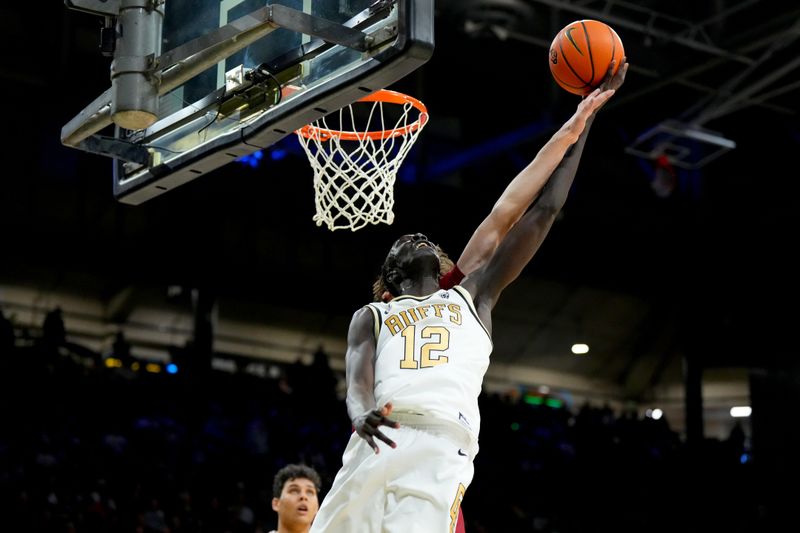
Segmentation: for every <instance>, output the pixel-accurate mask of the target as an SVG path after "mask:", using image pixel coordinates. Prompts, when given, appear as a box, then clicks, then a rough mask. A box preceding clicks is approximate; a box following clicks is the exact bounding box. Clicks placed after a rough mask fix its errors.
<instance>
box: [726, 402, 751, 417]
mask: <svg viewBox="0 0 800 533" xmlns="http://www.w3.org/2000/svg"><path fill="white" fill-rule="evenodd" d="M752 412H753V408H752V407H750V406H749V405H740V406H737V407H731V416H732V417H733V418H747V417H748V416H750V414H751V413H752Z"/></svg>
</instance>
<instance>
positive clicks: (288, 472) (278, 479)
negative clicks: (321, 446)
mask: <svg viewBox="0 0 800 533" xmlns="http://www.w3.org/2000/svg"><path fill="white" fill-rule="evenodd" d="M292 479H307V480H309V481H310V482H311V483H313V484H314V487H316V489H317V492H319V490H320V488H321V487H322V479H320V477H319V474H317V471H316V470H314V469H313V468H311V467H310V466H306V465H301V464H291V465H286V466H284V467H283V468H281V469H280V470H278V473H277V474H275V478H274V479H273V481H272V496H273V498H280V497H281V493H282V492H283V486H284V485H285V484H286V482H287V481H291V480H292Z"/></svg>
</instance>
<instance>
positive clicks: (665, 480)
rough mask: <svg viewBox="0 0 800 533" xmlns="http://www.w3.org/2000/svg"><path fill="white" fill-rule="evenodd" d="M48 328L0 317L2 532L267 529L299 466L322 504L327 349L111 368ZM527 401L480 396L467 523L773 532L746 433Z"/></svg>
mask: <svg viewBox="0 0 800 533" xmlns="http://www.w3.org/2000/svg"><path fill="white" fill-rule="evenodd" d="M49 321H50V322H49V324H47V325H44V327H43V328H42V333H41V336H40V337H37V339H36V342H33V343H25V344H24V345H23V344H21V343H17V342H15V340H16V339H15V336H14V329H13V328H10V329H9V328H8V327H5V326H4V325H3V323H2V322H8V321H7V320H4V321H2V322H0V342H2V344H1V345H0V365H1V367H0V379H2V381H3V382H2V384H1V386H0V390H2V396H3V397H2V400H3V401H2V406H3V410H4V412H5V416H4V417H3V424H2V432H0V499H1V501H2V502H3V505H4V507H5V509H4V513H3V515H2V516H3V521H4V522H5V525H0V530H2V531H9V532H20V533H22V532H28V531H30V532H79V533H83V532H91V533H94V532H126V533H128V532H130V533H156V532H157V533H180V532H198V533H201V532H209V533H223V532H230V533H267V532H268V531H270V530H271V529H272V528H274V527H275V523H276V517H275V513H274V512H273V510H272V508H271V506H270V502H271V498H272V492H271V484H272V476H273V475H274V473H275V472H276V471H277V470H278V469H280V468H281V467H282V466H284V465H286V464H288V463H297V462H299V463H305V464H308V465H311V466H313V467H314V468H315V469H316V470H317V471H318V472H319V473H320V475H321V476H322V481H323V487H322V488H323V490H322V493H321V496H322V498H323V499H324V496H325V490H326V488H328V487H330V484H331V482H332V481H333V476H334V475H335V474H336V472H337V470H338V468H339V467H340V466H341V455H342V452H343V450H344V446H345V444H346V442H347V439H348V438H349V435H350V432H351V425H350V422H349V420H348V417H347V413H346V408H345V404H344V401H343V398H342V387H341V385H342V383H341V380H342V377H343V376H341V375H338V374H337V373H336V372H334V371H332V370H331V368H330V366H329V365H328V360H327V356H326V355H325V353H324V352H323V351H321V350H320V351H318V352H317V353H316V354H314V356H313V363H311V364H304V363H302V362H300V360H298V362H297V363H295V364H293V365H276V367H277V368H278V369H279V371H278V372H274V373H270V375H269V376H265V377H258V376H254V375H248V374H246V373H243V372H240V373H231V372H218V371H212V370H210V366H209V367H208V368H209V369H208V371H205V372H199V371H194V372H181V371H179V372H177V373H175V374H169V373H166V372H160V373H152V372H145V371H143V370H139V371H132V370H131V368H130V367H131V364H133V363H135V362H136V361H135V358H133V357H132V356H131V355H130V352H129V351H127V348H126V346H125V343H124V339H122V338H118V339H117V344H115V351H116V352H117V354H118V355H120V356H121V357H122V358H123V360H124V364H123V366H122V367H113V368H109V367H107V366H106V365H105V364H103V362H104V360H103V358H104V355H101V354H92V352H91V350H87V349H85V348H81V347H80V346H76V345H74V344H71V343H68V342H67V341H66V335H65V331H64V329H63V322H59V317H58V316H57V313H56V314H55V315H54V316H51V317H50V318H49ZM107 355H108V354H106V356H107ZM191 355H192V354H184V356H191ZM337 385H338V386H337ZM525 399H526V397H525V395H521V394H508V395H494V394H492V395H490V394H484V395H483V396H482V397H481V398H480V402H481V410H482V428H481V437H480V452H479V454H478V456H477V458H476V461H475V466H476V472H475V479H474V481H473V483H472V485H471V486H470V488H469V489H468V491H467V493H466V496H465V498H464V501H463V511H464V517H465V524H466V531H467V533H514V532H529V531H530V532H560V533H569V532H589V531H592V532H594V531H615V532H624V531H637V532H640V531H648V532H659V531H663V532H668V531H670V532H671V531H723V530H724V531H729V532H730V531H760V530H768V529H762V527H766V526H768V525H769V524H768V523H767V520H768V517H765V516H763V513H762V511H761V510H762V506H763V503H764V502H762V501H760V500H759V497H760V496H759V490H758V485H759V482H760V481H759V479H758V474H757V470H754V468H753V464H752V461H746V460H744V458H745V457H747V456H748V455H747V449H746V442H745V439H744V434H743V433H742V432H741V430H740V429H739V428H734V431H732V432H731V435H730V438H728V439H726V440H718V439H706V440H705V441H704V442H703V443H702V444H701V445H699V446H693V447H689V446H687V445H686V444H685V443H684V442H683V441H682V439H681V438H680V436H679V435H678V434H677V433H676V432H675V431H673V430H672V429H671V428H670V426H669V422H668V421H667V420H666V419H665V418H663V417H662V418H661V419H659V420H655V419H653V418H648V417H639V416H638V415H637V414H636V412H635V411H630V412H621V413H620V412H614V411H612V410H611V409H610V408H609V407H607V406H602V405H600V406H591V405H588V404H587V405H582V406H570V405H568V404H566V405H559V404H553V403H552V402H540V401H537V402H530V401H525ZM527 399H528V400H530V397H528V398H527ZM553 405H556V406H553Z"/></svg>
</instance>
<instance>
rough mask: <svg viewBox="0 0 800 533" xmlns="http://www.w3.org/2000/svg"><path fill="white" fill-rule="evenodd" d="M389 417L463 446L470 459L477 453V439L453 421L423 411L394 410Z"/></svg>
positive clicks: (402, 424)
mask: <svg viewBox="0 0 800 533" xmlns="http://www.w3.org/2000/svg"><path fill="white" fill-rule="evenodd" d="M389 419H391V420H394V421H395V422H399V423H400V425H401V426H409V427H412V428H415V429H419V430H422V431H427V432H429V433H433V434H434V435H438V436H440V437H444V438H446V439H448V440H449V441H451V442H453V444H455V445H456V446H458V447H459V448H463V449H464V451H465V452H467V453H468V454H469V456H470V459H474V458H475V455H477V453H478V439H476V438H475V436H474V435H473V434H472V433H471V432H470V431H469V430H467V429H466V428H463V427H461V426H459V425H458V424H456V423H455V422H449V421H447V420H442V419H440V418H434V417H432V416H430V415H426V414H423V413H411V412H405V411H401V412H397V411H395V412H393V413H392V414H390V415H389Z"/></svg>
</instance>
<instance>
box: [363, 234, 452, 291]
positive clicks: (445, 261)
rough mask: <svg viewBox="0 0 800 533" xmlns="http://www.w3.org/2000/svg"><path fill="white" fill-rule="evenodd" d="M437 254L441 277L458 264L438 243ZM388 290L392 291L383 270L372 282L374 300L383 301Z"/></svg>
mask: <svg viewBox="0 0 800 533" xmlns="http://www.w3.org/2000/svg"><path fill="white" fill-rule="evenodd" d="M436 254H437V255H438V256H439V277H440V278H441V277H442V276H444V275H445V274H447V273H448V272H450V271H451V270H453V267H454V266H456V264H455V263H454V262H453V260H452V259H450V256H448V255H447V254H446V253H444V252H443V251H442V249H441V248H439V245H438V244H437V245H436ZM381 270H383V269H381ZM386 291H389V292H390V293H391V292H392V291H390V290H389V287H388V286H387V285H386V282H385V281H384V279H383V272H381V274H380V275H379V276H378V277H377V279H376V280H375V282H374V283H373V284H372V298H373V301H376V302H380V301H383V293H384V292H386ZM393 296H397V295H396V294H394V295H393Z"/></svg>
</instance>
